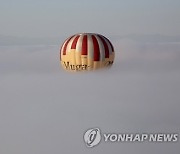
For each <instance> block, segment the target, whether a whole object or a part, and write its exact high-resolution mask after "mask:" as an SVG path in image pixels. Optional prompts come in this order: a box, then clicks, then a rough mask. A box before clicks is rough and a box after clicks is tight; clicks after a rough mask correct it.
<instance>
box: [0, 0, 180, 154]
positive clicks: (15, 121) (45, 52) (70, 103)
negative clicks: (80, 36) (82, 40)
mask: <svg viewBox="0 0 180 154" xmlns="http://www.w3.org/2000/svg"><path fill="white" fill-rule="evenodd" d="M179 8H180V0H87V1H86V0H0V154H50V153H52V154H61V153H62V154H92V153H93V154H109V153H122V154H130V153H133V154H142V153H146V154H155V153H156V154H157V153H158V154H170V153H171V154H178V153H179V151H180V146H179V142H177V143H159V144H153V143H152V144H151V143H134V144H131V143H124V144H121V143H120V144H118V143H117V144H105V143H104V142H102V143H100V145H99V146H97V147H96V148H93V149H88V148H86V146H85V144H84V141H83V135H84V132H85V131H86V130H87V129H89V128H92V127H99V128H100V129H101V130H102V131H103V132H105V133H108V132H119V133H122V132H130V133H133V132H134V133H144V132H147V133H152V132H155V133H161V132H162V133H180V132H179V128H180V120H179V119H180V114H179V113H180V112H179V109H180V95H179V92H180V68H179V66H180V43H179V42H180V37H179V36H180V28H179V27H180V9H179ZM78 32H98V33H102V34H104V35H105V36H106V37H110V40H111V41H112V44H113V45H114V48H115V62H114V65H113V67H112V68H111V69H109V70H107V71H97V72H88V73H73V74H72V73H68V72H66V71H63V69H62V68H61V67H60V62H59V46H60V45H61V43H60V41H63V40H64V39H66V37H68V36H69V35H72V34H74V33H78ZM129 34H137V35H129ZM143 34H148V35H143ZM149 34H150V35H149ZM154 34H155V35H154ZM156 34H160V35H156ZM115 35H118V36H117V37H116V36H115ZM121 35H129V36H128V37H126V36H125V37H121ZM163 35H173V36H167V37H166V36H165V37H164V36H163ZM175 35H179V36H177V37H175ZM9 36H10V37H9ZM11 36H13V37H11ZM112 36H113V37H112ZM17 37H18V38H17ZM28 37H32V38H28ZM34 37H37V38H36V39H35V38H34ZM39 37H40V38H47V40H46V39H45V40H46V41H39V40H41V39H39ZM49 37H52V39H48V38H49ZM56 37H57V38H58V37H59V39H56ZM19 38H20V39H19ZM61 39H62V40H61ZM53 40H54V41H53ZM27 42H30V43H29V44H28V43H27ZM42 42H44V43H42ZM32 44H33V45H32ZM42 44H44V45H42ZM52 44H54V45H52Z"/></svg>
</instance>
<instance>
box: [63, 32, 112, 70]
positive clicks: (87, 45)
mask: <svg viewBox="0 0 180 154" xmlns="http://www.w3.org/2000/svg"><path fill="white" fill-rule="evenodd" d="M60 61H61V64H62V66H63V68H64V69H65V70H71V71H83V70H95V69H98V68H104V67H109V66H111V65H112V64H113V62H114V48H113V45H112V44H111V42H110V41H109V40H108V39H107V38H106V37H104V36H103V35H100V34H95V33H80V34H76V35H73V36H71V37H69V38H68V39H66V41H65V42H64V43H63V45H62V47H61V49H60Z"/></svg>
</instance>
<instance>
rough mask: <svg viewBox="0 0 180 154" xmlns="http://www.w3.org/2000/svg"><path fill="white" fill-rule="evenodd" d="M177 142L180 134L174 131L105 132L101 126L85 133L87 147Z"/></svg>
mask: <svg viewBox="0 0 180 154" xmlns="http://www.w3.org/2000/svg"><path fill="white" fill-rule="evenodd" d="M101 140H102V141H103V143H104V144H105V143H144V142H149V143H177V142H178V141H179V134H178V133H177V132H176V133H175V132H174V133H172V132H171V133H162V132H161V133H132V132H129V133H104V132H103V131H102V132H101V131H100V129H99V128H91V129H88V130H87V131H86V132H85V133H84V141H85V144H86V146H87V147H90V148H92V147H94V146H96V145H98V144H99V143H100V141H101Z"/></svg>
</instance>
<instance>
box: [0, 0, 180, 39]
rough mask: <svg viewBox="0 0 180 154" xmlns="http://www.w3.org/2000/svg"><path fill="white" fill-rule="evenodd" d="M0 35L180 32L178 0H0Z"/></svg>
mask: <svg viewBox="0 0 180 154" xmlns="http://www.w3.org/2000/svg"><path fill="white" fill-rule="evenodd" d="M0 4H1V5H0V35H10V36H23V37H24V36H25V37H58V36H62V35H63V36H69V35H70V34H72V33H77V32H99V33H103V34H105V35H127V34H163V35H180V29H179V27H180V18H179V16H180V10H179V8H180V1H179V0H136V1H134V0H126V1H124V0H111V1H110V0H91V1H89V0H52V1H49V0H16V1H13V0H1V1H0Z"/></svg>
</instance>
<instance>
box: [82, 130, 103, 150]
mask: <svg viewBox="0 0 180 154" xmlns="http://www.w3.org/2000/svg"><path fill="white" fill-rule="evenodd" d="M84 141H85V143H86V146H87V147H90V148H92V147H94V146H96V145H98V144H99V143H100V141H101V132H100V129H99V128H92V129H89V130H87V131H86V132H85V134H84Z"/></svg>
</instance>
